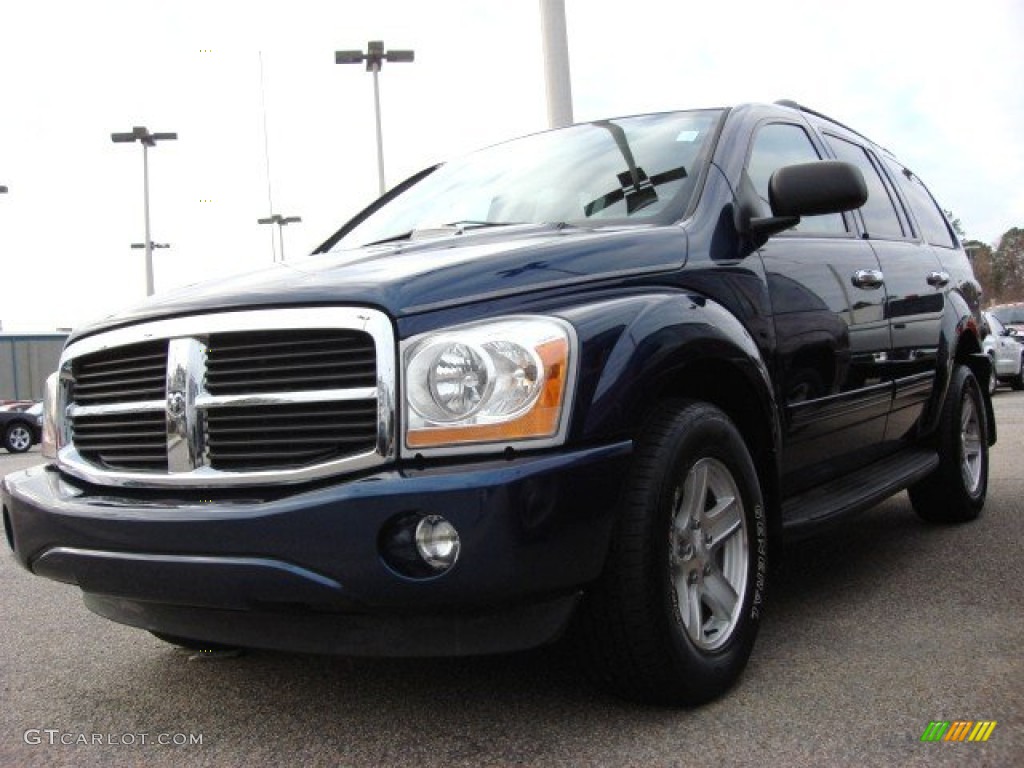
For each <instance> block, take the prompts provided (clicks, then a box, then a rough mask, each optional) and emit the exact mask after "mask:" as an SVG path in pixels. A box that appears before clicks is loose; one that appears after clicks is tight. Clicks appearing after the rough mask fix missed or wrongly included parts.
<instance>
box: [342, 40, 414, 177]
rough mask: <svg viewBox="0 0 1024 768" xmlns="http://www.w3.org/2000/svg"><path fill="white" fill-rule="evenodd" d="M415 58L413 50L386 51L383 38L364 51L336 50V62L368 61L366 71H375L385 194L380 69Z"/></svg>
mask: <svg viewBox="0 0 1024 768" xmlns="http://www.w3.org/2000/svg"><path fill="white" fill-rule="evenodd" d="M414 58H415V53H414V52H413V51H387V52H385V51H384V43H383V41H381V40H371V41H370V42H369V43H367V44H366V52H365V53H364V52H363V51H335V52H334V63H335V64H361V63H362V62H364V61H365V62H366V71H367V72H372V73H373V112H374V119H375V123H376V128H377V190H378V192H379V194H381V195H383V194H384V192H385V190H386V189H387V185H386V184H385V181H384V137H383V132H382V131H381V117H380V69H381V66H382V65H383V63H384V62H385V61H393V62H396V63H397V62H411V61H413V60H414Z"/></svg>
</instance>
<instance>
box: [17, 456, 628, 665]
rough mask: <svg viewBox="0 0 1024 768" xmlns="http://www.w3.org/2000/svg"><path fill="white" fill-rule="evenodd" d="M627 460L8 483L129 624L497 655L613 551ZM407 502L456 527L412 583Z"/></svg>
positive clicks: (536, 629)
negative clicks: (277, 482)
mask: <svg viewBox="0 0 1024 768" xmlns="http://www.w3.org/2000/svg"><path fill="white" fill-rule="evenodd" d="M630 454H631V444H630V443H628V442H626V443H619V444H615V445H609V446H603V447H596V448H585V449H578V450H575V451H567V452H561V453H558V454H545V455H536V456H529V457H520V458H515V459H511V460H506V459H504V458H502V459H491V460H487V461H476V462H467V463H462V464H457V465H447V466H435V467H429V468H424V469H420V470H402V471H399V470H394V469H392V470H387V471H382V472H378V473H376V474H373V475H369V476H365V477H361V478H358V479H355V480H349V481H347V482H341V483H338V484H336V485H330V486H326V487H319V488H316V489H309V488H306V489H296V491H295V492H294V493H292V494H289V495H284V496H280V495H279V496H278V497H276V498H273V499H267V500H261V501H254V500H237V499H236V500H235V501H231V500H229V499H227V498H223V499H216V498H214V499H205V500H204V499H200V498H196V499H193V500H191V501H189V502H184V501H183V500H182V494H181V493H178V494H177V495H176V496H174V497H172V496H171V495H170V492H163V493H164V494H167V495H166V496H165V497H162V496H161V494H160V492H155V491H154V492H153V493H152V494H148V493H147V494H144V495H145V498H141V497H140V496H139V495H138V494H136V495H134V496H132V497H130V498H129V494H128V493H127V492H124V493H122V495H120V496H118V495H117V492H116V491H115V490H113V489H109V488H108V489H100V488H96V487H90V486H85V485H82V484H80V483H77V481H74V480H71V479H69V478H66V477H64V476H62V475H61V474H60V473H59V472H57V471H56V470H54V469H47V468H43V467H37V468H34V469H32V470H29V471H26V472H23V473H18V474H14V475H9V476H8V477H6V478H5V479H4V481H3V485H2V489H3V504H4V507H5V509H6V510H7V512H8V517H9V520H10V527H11V534H12V538H13V542H14V549H15V555H16V557H17V559H18V560H19V561H20V562H21V563H22V565H24V566H26V567H28V568H29V569H30V570H32V571H34V572H36V573H37V574H39V575H42V576H46V577H48V578H52V579H55V580H58V581H64V582H68V583H72V584H77V585H78V586H79V587H80V588H81V589H82V590H83V592H84V593H85V594H86V600H87V603H88V604H89V606H90V607H91V608H92V609H93V610H95V611H97V612H98V613H101V614H102V615H104V616H107V617H109V618H112V619H114V620H116V621H121V622H124V623H126V624H131V625H134V626H140V627H144V628H146V629H149V630H151V631H157V632H163V633H166V634H170V635H178V636H183V637H194V638H195V639H199V640H207V641H214V642H222V643H235V644H242V645H254V646H260V647H272V648H279V649H285V650H325V651H327V650H331V651H334V652H339V653H374V654H379V655H395V654H398V655H404V654H408V653H412V652H414V649H413V648H412V647H408V646H409V643H411V642H412V641H410V640H404V639H401V638H402V637H404V636H405V633H407V632H413V633H414V634H415V633H420V634H421V635H422V637H423V644H424V650H422V651H420V652H421V653H427V652H429V653H432V654H447V653H484V652H491V651H498V650H512V649H513V648H525V647H529V646H531V645H537V644H540V643H543V642H545V641H546V640H549V639H552V638H553V637H554V636H555V635H557V634H558V633H559V632H560V631H561V629H562V627H563V625H564V623H565V621H566V620H567V619H568V616H569V615H570V613H571V611H572V607H573V605H574V604H575V600H576V595H577V593H578V592H579V590H580V589H581V588H583V587H585V585H586V584H588V583H590V582H591V581H593V579H595V578H596V577H597V575H598V574H599V573H600V570H601V568H602V565H603V563H604V557H605V553H606V552H607V547H608V542H609V537H610V535H611V533H610V532H611V523H612V519H613V517H614V510H615V506H616V503H617V501H618V498H619V493H620V484H621V479H622V478H623V477H624V476H625V473H626V470H627V465H628V462H629V458H630ZM409 514H420V515H434V514H437V515H442V516H444V517H445V518H446V519H447V520H449V521H450V522H451V523H452V525H454V526H455V528H456V530H457V531H458V533H459V536H460V540H461V545H462V546H461V551H460V556H459V560H458V562H457V563H456V564H455V566H454V567H453V568H452V569H451V570H450V571H447V572H445V573H443V574H441V575H438V576H433V577H430V578H410V577H408V576H404V575H402V574H400V573H398V572H396V571H395V570H393V569H392V568H391V567H389V566H388V564H387V562H386V561H385V559H384V558H383V557H382V556H381V546H382V541H381V539H382V537H381V532H382V531H383V530H385V528H386V526H387V525H388V523H389V521H391V520H393V519H395V518H396V516H405V515H409ZM301 628H305V629H301ZM300 629H301V631H300ZM307 632H308V633H309V634H308V637H307V635H306V633H307ZM260 638H265V639H260ZM428 638H429V642H427V639H428ZM360 648H363V650H360ZM427 648H432V649H433V650H431V651H427V650H426V649H427Z"/></svg>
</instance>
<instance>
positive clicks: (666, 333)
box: [565, 292, 781, 521]
mask: <svg viewBox="0 0 1024 768" xmlns="http://www.w3.org/2000/svg"><path fill="white" fill-rule="evenodd" d="M565 316H566V318H567V319H569V320H570V321H571V322H573V323H574V325H576V327H577V329H578V331H579V332H580V337H581V340H582V341H583V347H584V349H583V353H584V354H583V359H582V361H581V375H580V377H579V381H580V382H581V383H580V388H579V391H578V393H577V394H578V399H577V403H576V415H575V417H574V427H573V430H572V434H573V437H574V439H577V440H580V441H584V442H599V441H602V440H608V439H619V438H623V437H625V438H629V439H633V440H635V439H636V438H637V437H638V436H639V435H640V434H641V433H642V430H643V429H644V425H645V423H646V422H647V420H648V418H649V416H650V414H651V413H652V412H653V411H654V410H655V409H656V408H657V407H658V405H659V404H660V403H662V402H664V401H665V400H666V399H679V398H689V399H694V400H701V401H705V402H708V403H710V404H712V405H715V406H716V407H718V408H720V409H721V410H722V411H723V412H725V413H726V415H728V416H729V418H730V419H732V421H733V422H734V423H735V424H736V427H737V428H738V430H739V431H740V434H741V435H742V437H743V439H744V441H745V442H746V444H747V446H748V449H749V451H750V454H751V457H752V458H753V460H754V464H755V467H756V468H757V471H758V475H759V478H760V480H761V485H762V495H763V496H764V500H765V504H766V506H767V508H768V509H767V510H766V511H767V512H768V513H769V519H770V520H773V521H775V520H777V519H778V517H779V516H778V514H777V513H778V509H779V503H780V500H779V487H778V474H779V468H778V460H779V451H780V441H781V425H780V423H779V411H778V408H777V406H776V400H775V395H774V390H773V387H772V383H771V377H770V374H769V371H768V366H767V364H766V363H765V360H764V358H763V355H762V353H761V351H760V349H759V347H758V345H757V343H756V342H755V340H754V338H753V337H752V336H751V334H750V333H749V332H748V330H747V329H746V327H745V326H744V325H743V323H742V322H741V321H740V320H739V319H738V318H737V317H736V316H735V315H733V314H732V313H731V312H730V311H729V310H728V309H726V308H725V307H724V306H723V305H721V304H719V303H717V302H715V301H714V300H712V299H710V298H708V297H706V296H702V295H699V294H695V293H692V292H685V293H684V292H659V293H655V294H644V295H638V296H632V297H626V298H621V299H617V300H614V301H611V302H604V303H600V304H594V305H589V306H587V307H580V308H577V309H575V310H573V311H571V312H569V313H566V315H565Z"/></svg>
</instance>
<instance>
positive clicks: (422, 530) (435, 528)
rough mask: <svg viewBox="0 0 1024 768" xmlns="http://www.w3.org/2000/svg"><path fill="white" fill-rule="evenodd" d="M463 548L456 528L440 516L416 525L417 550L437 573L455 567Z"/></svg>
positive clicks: (429, 517)
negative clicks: (460, 550)
mask: <svg viewBox="0 0 1024 768" xmlns="http://www.w3.org/2000/svg"><path fill="white" fill-rule="evenodd" d="M461 546H462V545H461V544H460V543H459V534H458V531H456V530H455V526H453V525H452V524H451V523H449V522H448V521H447V520H445V519H444V518H443V517H441V516H440V515H428V516H427V517H424V518H423V519H422V520H420V521H419V523H418V524H417V525H416V550H417V552H419V555H420V557H422V558H423V560H424V561H425V562H426V563H427V565H429V566H430V567H431V568H433V569H435V570H437V571H446V570H448V569H449V568H451V567H452V566H453V565H455V561H456V560H458V559H459V549H461Z"/></svg>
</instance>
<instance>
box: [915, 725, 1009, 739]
mask: <svg viewBox="0 0 1024 768" xmlns="http://www.w3.org/2000/svg"><path fill="white" fill-rule="evenodd" d="M995 728H996V721H995V720H978V721H977V722H975V721H973V720H954V721H953V722H949V721H948V720H944V721H943V720H932V721H931V722H930V723H928V727H927V728H925V729H924V733H922V734H921V741H988V737H989V736H991V735H992V731H994V730H995Z"/></svg>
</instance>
